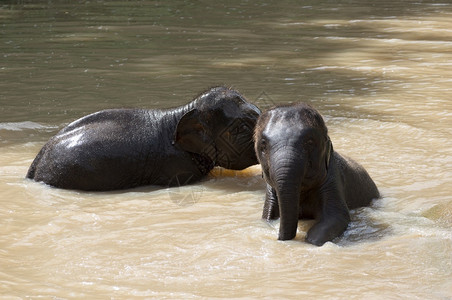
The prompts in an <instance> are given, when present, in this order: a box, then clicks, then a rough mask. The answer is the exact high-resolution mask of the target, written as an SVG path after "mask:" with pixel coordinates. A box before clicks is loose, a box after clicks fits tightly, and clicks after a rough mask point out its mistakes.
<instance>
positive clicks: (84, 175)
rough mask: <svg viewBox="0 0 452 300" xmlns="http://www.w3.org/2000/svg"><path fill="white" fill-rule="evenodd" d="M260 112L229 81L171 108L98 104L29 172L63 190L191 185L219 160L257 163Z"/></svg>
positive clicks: (231, 164) (238, 165)
mask: <svg viewBox="0 0 452 300" xmlns="http://www.w3.org/2000/svg"><path fill="white" fill-rule="evenodd" d="M259 114H260V110H259V109H258V108H257V107H256V106H254V105H253V104H251V103H249V102H247V101H246V100H245V98H244V97H243V96H242V95H241V94H240V93H239V92H237V91H235V90H232V89H229V88H226V87H216V88H212V89H210V90H208V91H206V92H205V93H203V94H201V95H200V96H198V97H197V98H196V99H195V100H193V101H192V102H190V103H188V104H187V105H184V106H180V107H176V108H172V109H164V110H145V109H110V110H104V111H100V112H97V113H94V114H91V115H88V116H86V117H83V118H81V119H79V120H77V121H75V122H73V123H71V124H69V125H68V126H66V127H65V128H63V129H62V130H61V131H60V132H58V133H57V134H56V135H55V136H54V137H52V138H51V139H50V140H49V141H48V142H47V144H45V145H44V147H43V148H42V149H41V151H40V152H39V154H38V155H37V156H36V158H35V160H34V161H33V163H32V165H31V166H30V169H29V170H28V174H27V177H28V178H31V179H34V180H36V181H43V182H45V183H47V184H49V185H52V186H55V187H59V188H64V189H76V190H87V191H107V190H117V189H126V188H133V187H136V186H141V185H150V184H154V185H164V186H168V185H169V186H171V185H182V184H187V183H191V182H194V181H197V180H199V179H201V178H202V177H203V176H205V175H206V174H207V173H209V171H210V170H211V169H212V168H213V167H214V166H221V167H224V168H228V169H234V170H240V169H244V168H246V167H248V166H250V165H254V164H257V159H256V155H255V152H254V147H253V133H254V126H255V124H256V121H257V118H258V117H259Z"/></svg>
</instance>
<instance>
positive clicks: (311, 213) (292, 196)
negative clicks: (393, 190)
mask: <svg viewBox="0 0 452 300" xmlns="http://www.w3.org/2000/svg"><path fill="white" fill-rule="evenodd" d="M255 150H256V154H257V158H258V160H259V162H260V164H261V166H262V170H263V176H264V179H265V181H266V182H267V194H266V197H265V204H264V210H263V214H262V217H263V218H264V219H266V220H267V221H269V220H274V219H277V218H280V219H281V220H280V228H279V240H290V239H293V238H294V237H295V235H296V233H297V225H298V220H299V219H301V218H303V219H304V218H307V219H315V220H316V223H315V224H314V225H313V226H312V227H311V228H310V230H309V231H308V233H307V237H306V240H307V241H308V242H309V243H311V244H314V245H317V246H321V245H323V244H324V243H325V242H327V241H331V240H333V239H334V238H336V237H338V236H340V235H341V234H342V233H343V232H344V231H345V230H346V229H347V226H348V224H349V222H350V215H349V209H353V208H357V207H361V206H366V205H368V204H369V203H370V202H371V200H372V199H375V198H378V197H379V192H378V189H377V187H376V185H375V183H374V182H373V181H372V179H371V178H370V176H369V174H368V173H367V172H366V170H365V169H364V168H363V167H362V166H360V165H359V164H358V163H356V162H354V161H353V160H351V159H349V158H347V157H343V156H341V155H340V154H339V153H337V152H335V151H334V150H333V145H332V143H331V140H330V138H329V137H328V129H327V128H326V125H325V123H324V121H323V118H322V116H321V115H320V114H319V112H318V111H316V110H315V109H314V108H312V107H310V106H309V105H307V104H303V103H299V104H294V105H287V106H279V107H276V108H273V109H270V110H268V111H266V112H265V113H263V114H262V115H261V116H260V117H259V120H258V122H257V125H256V131H255Z"/></svg>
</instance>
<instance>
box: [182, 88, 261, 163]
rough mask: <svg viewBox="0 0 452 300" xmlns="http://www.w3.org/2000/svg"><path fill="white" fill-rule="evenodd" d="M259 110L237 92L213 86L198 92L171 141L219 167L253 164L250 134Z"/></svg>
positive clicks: (254, 159)
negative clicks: (201, 92)
mask: <svg viewBox="0 0 452 300" xmlns="http://www.w3.org/2000/svg"><path fill="white" fill-rule="evenodd" d="M259 115H260V110H259V109H258V108H257V107H256V106H255V105H253V104H251V103H249V102H248V101H246V99H245V98H244V97H243V96H242V95H241V94H240V93H238V92H237V91H235V90H232V89H229V88H225V87H217V88H213V89H211V90H209V91H207V92H205V93H203V94H201V95H200V96H199V97H198V98H197V99H196V101H195V105H194V108H193V109H192V110H190V111H189V112H187V113H186V114H185V115H184V116H183V117H182V118H181V120H180V121H179V123H178V124H177V129H176V133H175V143H176V144H177V145H178V146H179V147H180V148H182V149H183V150H185V151H188V152H191V153H195V154H197V155H200V156H202V157H205V158H206V159H210V160H212V162H213V163H214V164H215V165H217V166H220V167H224V168H227V169H233V170H241V169H244V168H246V167H249V166H251V165H254V164H257V163H258V162H257V158H256V155H255V152H254V147H253V133H254V127H255V125H256V121H257V119H258V117H259Z"/></svg>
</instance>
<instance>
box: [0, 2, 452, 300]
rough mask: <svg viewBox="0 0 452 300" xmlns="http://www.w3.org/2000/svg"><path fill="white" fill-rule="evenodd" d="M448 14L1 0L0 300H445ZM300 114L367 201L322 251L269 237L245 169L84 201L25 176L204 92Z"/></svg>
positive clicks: (343, 6) (404, 7) (381, 8)
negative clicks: (124, 118)
mask: <svg viewBox="0 0 452 300" xmlns="http://www.w3.org/2000/svg"><path fill="white" fill-rule="evenodd" d="M451 20H452V3H450V2H449V1H443V2H438V1H422V2H416V1H394V2H392V3H388V2H386V1H384V2H375V1H342V2H341V3H340V4H337V3H333V2H330V1H320V2H319V1H302V2H300V3H298V4H294V2H292V1H265V2H259V3H256V2H254V1H228V2H227V3H224V4H223V3H217V2H214V1H207V2H203V3H191V2H188V1H171V2H169V1H167V2H158V1H134V2H129V1H123V0H118V1H86V2H85V1H80V2H77V3H75V2H73V1H3V2H2V3H1V4H0V22H1V26H0V220H1V221H0V222H1V223H0V225H1V226H0V294H1V295H3V296H5V297H6V298H11V299H15V298H27V297H28V298H38V297H43V298H61V299H67V298H82V297H83V298H91V299H93V298H123V299H130V298H135V297H136V298H140V297H146V298H159V299H161V298H176V299H177V298H179V299H181V298H185V299H197V298H213V297H227V298H245V297H248V298H257V297H259V298H262V297H267V298H296V299H299V298H304V297H305V298H315V299H322V298H328V299H344V298H346V299H382V298H384V299H449V298H451V297H452V272H451V270H452V263H451V262H452V232H451V225H452V198H451V191H452V179H451V178H452V167H451V166H452V155H451V152H450V151H451V149H452V126H451V125H452V122H451V118H452V101H451V99H452V88H451V86H452V51H451V49H452V41H451V39H450V37H451V36H452V29H451V28H452V21H451ZM218 84H224V85H228V86H232V87H234V88H236V89H238V90H239V91H240V92H241V93H243V94H244V95H245V97H247V98H248V100H249V101H251V102H253V103H255V104H257V105H258V106H260V107H261V108H262V109H265V108H268V107H269V106H271V105H273V104H278V103H288V102H294V101H305V102H308V103H311V104H312V105H313V106H315V107H316V108H318V109H319V111H320V112H321V113H322V114H323V116H324V117H325V120H326V121H327V125H328V127H329V131H330V137H331V139H332V142H333V145H334V149H335V150H336V151H338V152H340V153H342V154H346V155H348V156H351V157H353V158H354V159H356V160H357V161H359V162H361V163H362V164H363V165H364V166H365V167H366V169H367V170H368V171H369V173H370V174H371V176H372V177H373V179H374V180H375V182H376V183H377V185H378V187H379V188H380V190H381V192H382V194H383V196H384V197H383V198H382V199H380V200H377V201H375V202H374V203H373V205H372V206H371V207H368V208H362V209H358V210H356V211H354V212H353V213H352V217H353V222H352V223H351V225H350V227H349V230H348V231H347V232H346V233H345V234H344V236H342V237H340V238H338V239H337V240H335V241H334V243H327V244H326V245H324V246H323V247H315V246H312V245H308V244H306V243H305V242H304V236H305V233H306V231H307V230H308V229H309V227H310V226H311V225H312V223H309V222H300V223H299V230H298V231H299V233H298V235H297V237H296V239H295V240H293V241H286V242H280V241H277V232H278V222H275V223H272V224H266V223H264V222H263V221H261V219H260V216H261V211H262V206H263V198H264V183H263V181H262V178H261V175H260V173H261V172H260V167H259V166H253V167H251V168H249V169H247V170H245V171H243V172H231V171H225V170H221V169H216V170H214V172H212V174H211V175H210V176H209V178H207V179H206V180H205V181H204V182H202V183H199V184H196V185H192V186H186V187H182V188H171V189H168V188H157V187H143V188H139V189H133V190H127V191H120V192H109V193H86V192H77V191H65V190H59V189H54V188H50V187H47V186H45V185H42V184H39V183H35V182H31V181H28V180H25V179H24V176H25V174H26V172H27V169H28V166H29V165H30V163H31V161H32V160H33V158H34V157H35V155H36V154H37V152H38V151H39V149H40V148H41V147H42V145H43V144H44V143H45V142H46V141H47V140H48V138H49V137H50V136H52V135H53V134H55V133H56V132H57V131H58V130H59V129H60V128H62V127H63V126H64V125H66V124H68V123H69V122H71V121H73V120H74V119H76V118H79V117H81V116H84V115H86V114H88V113H91V112H95V111H98V110H101V109H105V108H118V107H145V108H161V107H169V106H177V105H182V104H185V103H186V102H188V101H190V100H191V99H192V98H193V97H195V96H196V95H197V94H198V93H199V92H201V91H203V90H204V89H207V88H208V87H210V86H213V85H218Z"/></svg>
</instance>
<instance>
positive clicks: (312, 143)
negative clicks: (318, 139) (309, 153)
mask: <svg viewBox="0 0 452 300" xmlns="http://www.w3.org/2000/svg"><path fill="white" fill-rule="evenodd" d="M305 146H306V147H308V148H309V149H312V148H314V146H315V142H314V140H313V139H308V140H307V141H306V142H305Z"/></svg>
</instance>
